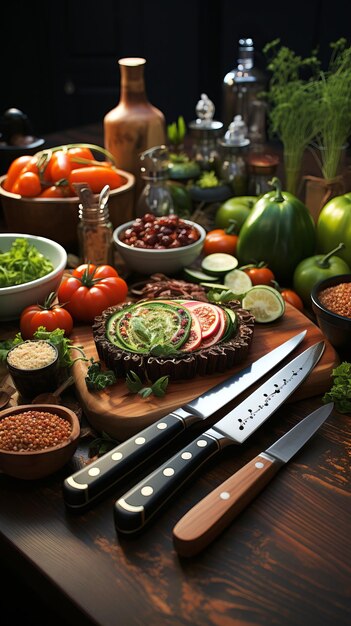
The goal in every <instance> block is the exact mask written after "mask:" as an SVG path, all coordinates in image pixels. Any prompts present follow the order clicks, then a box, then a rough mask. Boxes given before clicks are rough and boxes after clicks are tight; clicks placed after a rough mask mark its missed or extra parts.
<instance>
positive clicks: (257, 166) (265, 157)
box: [247, 152, 279, 196]
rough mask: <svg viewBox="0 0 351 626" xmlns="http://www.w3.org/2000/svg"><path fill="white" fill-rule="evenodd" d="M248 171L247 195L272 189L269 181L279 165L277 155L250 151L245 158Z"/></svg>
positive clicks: (258, 193)
mask: <svg viewBox="0 0 351 626" xmlns="http://www.w3.org/2000/svg"><path fill="white" fill-rule="evenodd" d="M247 164H248V172H249V185H248V195H250V196H260V195H262V194H264V193H267V191H272V189H273V188H272V186H271V185H270V184H269V181H270V180H271V178H272V177H273V176H275V174H276V171H277V167H278V165H279V157H278V156H277V155H276V154H269V153H264V152H262V153H260V152H257V153H252V154H250V155H249V157H248V159H247Z"/></svg>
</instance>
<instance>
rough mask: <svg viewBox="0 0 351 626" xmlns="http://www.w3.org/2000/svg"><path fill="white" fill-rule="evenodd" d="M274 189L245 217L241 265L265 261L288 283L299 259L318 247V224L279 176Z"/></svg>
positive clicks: (242, 232) (241, 240)
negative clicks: (285, 189) (282, 184)
mask: <svg viewBox="0 0 351 626" xmlns="http://www.w3.org/2000/svg"><path fill="white" fill-rule="evenodd" d="M271 185H272V186H274V187H275V191H270V192H268V193H266V194H264V196H262V197H261V198H260V199H259V200H258V201H257V202H256V204H255V206H254V207H253V209H252V211H251V213H250V215H249V217H248V218H247V219H246V220H245V222H244V224H243V226H242V229H241V231H240V235H239V241H238V248H237V256H238V259H239V262H240V265H247V264H248V263H254V262H258V261H264V262H265V263H266V264H267V265H268V267H270V269H271V270H272V271H273V273H274V275H275V277H276V279H277V281H278V282H279V283H281V284H288V283H289V282H290V281H291V279H292V276H293V273H294V270H295V268H296V266H297V265H298V263H299V262H300V261H302V259H305V258H306V257H308V256H311V255H312V254H313V253H314V251H315V239H316V236H315V225H314V222H313V219H312V216H311V214H310V212H309V211H308V209H307V207H306V206H305V205H304V204H302V202H300V200H299V199H298V198H296V197H295V196H293V195H292V194H291V193H288V192H287V191H281V184H280V181H279V179H278V178H273V180H272V181H271Z"/></svg>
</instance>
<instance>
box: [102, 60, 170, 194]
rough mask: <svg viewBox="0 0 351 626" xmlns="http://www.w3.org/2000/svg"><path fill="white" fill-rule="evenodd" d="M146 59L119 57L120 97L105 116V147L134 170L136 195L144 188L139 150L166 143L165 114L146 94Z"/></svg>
mask: <svg viewBox="0 0 351 626" xmlns="http://www.w3.org/2000/svg"><path fill="white" fill-rule="evenodd" d="M145 63H146V60H145V59H143V58H137V57H135V58H134V57H131V58H123V59H119V61H118V64H119V67H120V75H121V83H120V85H121V91H120V100H119V103H118V105H117V106H116V107H115V108H114V109H112V110H111V111H109V112H108V113H107V114H106V115H105V117H104V145H105V148H106V149H107V150H109V151H110V152H111V154H112V155H113V156H114V157H115V160H116V165H117V167H119V168H121V169H125V170H127V171H128V172H131V173H132V174H134V176H135V178H136V185H135V197H136V198H138V197H139V195H140V193H141V190H142V188H143V181H142V179H141V175H140V163H139V155H140V153H141V152H143V151H145V150H147V149H148V148H152V147H153V146H158V145H161V144H165V143H166V123H165V117H164V115H163V113H162V112H161V111H160V110H159V109H157V108H156V107H154V106H153V105H152V104H150V102H149V100H148V98H147V95H146V88H145V79H144V66H145Z"/></svg>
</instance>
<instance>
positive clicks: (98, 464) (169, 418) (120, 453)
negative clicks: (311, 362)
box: [63, 330, 307, 509]
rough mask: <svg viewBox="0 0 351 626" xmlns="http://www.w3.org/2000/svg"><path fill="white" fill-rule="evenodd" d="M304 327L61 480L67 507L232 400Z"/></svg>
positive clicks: (90, 497)
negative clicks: (210, 387)
mask: <svg viewBox="0 0 351 626" xmlns="http://www.w3.org/2000/svg"><path fill="white" fill-rule="evenodd" d="M306 332H307V331H306V330H304V331H302V332H301V333H298V334H297V335H294V336H293V337H291V338H290V339H288V340H287V341H285V342H284V343H282V344H281V345H279V346H278V347H277V348H275V349H274V350H271V351H270V352H268V353H267V354H265V355H264V356H262V357H261V358H259V359H257V360H256V361H255V362H254V363H252V364H251V365H249V366H248V367H246V368H245V369H242V370H241V371H239V372H237V373H236V374H234V375H233V376H230V377H229V378H228V379H227V380H224V381H223V382H222V383H220V384H218V385H216V386H215V387H213V388H212V389H209V390H208V391H206V392H205V393H204V394H202V395H201V396H200V397H198V398H195V399H194V400H192V401H191V402H189V403H188V404H185V405H183V406H182V407H179V408H178V409H175V410H174V411H172V412H171V413H169V414H168V415H166V416H165V417H162V418H161V419H159V420H158V421H157V422H155V423H154V424H152V425H151V426H148V427H147V428H145V429H143V430H142V431H140V432H139V433H137V434H136V435H134V436H133V437H130V438H129V439H128V440H127V441H125V442H123V443H121V444H120V445H118V446H116V447H115V448H113V450H110V451H109V452H108V453H106V454H104V455H103V456H101V457H100V458H99V459H97V460H96V461H94V462H93V463H91V464H89V466H88V467H86V468H83V469H81V470H79V471H77V472H75V473H74V474H72V475H71V476H69V477H68V478H66V479H65V481H64V483H63V498H64V501H65V503H66V505H67V506H68V507H69V508H74V509H78V508H84V507H86V506H87V505H88V504H90V503H91V502H92V501H94V500H95V499H96V498H98V497H99V496H100V495H101V494H102V493H103V492H104V491H106V490H107V489H109V488H111V487H113V486H114V485H115V484H117V483H118V482H119V481H120V480H122V478H124V477H125V476H127V475H128V474H129V473H130V472H131V471H132V470H134V469H135V468H137V467H138V466H139V465H141V464H142V463H144V462H145V461H146V460H147V459H149V458H150V457H151V456H152V455H153V454H155V453H156V452H158V451H159V450H160V449H161V448H162V447H163V446H165V445H166V444H168V443H170V442H171V441H173V440H174V439H175V438H176V437H177V436H178V435H180V434H181V433H182V432H184V430H185V429H186V428H188V427H189V426H191V425H192V424H194V423H195V422H199V421H201V420H205V419H207V418H208V417H210V416H211V415H213V414H214V413H215V412H216V411H218V410H219V409H221V408H222V407H224V406H225V405H226V404H228V402H230V401H231V400H234V399H235V398H236V397H237V396H238V395H240V393H242V392H243V391H245V390H246V389H248V388H249V387H250V385H252V384H253V383H255V382H257V381H258V380H259V379H260V378H262V377H263V376H264V375H265V374H267V373H268V372H269V371H270V370H271V369H273V368H274V367H275V366H276V365H278V363H280V362H281V361H282V360H283V359H284V358H285V357H287V356H288V355H289V354H290V353H291V352H292V351H293V350H294V349H295V348H296V347H297V346H298V345H299V344H300V343H301V341H302V340H303V339H304V337H305V335H306Z"/></svg>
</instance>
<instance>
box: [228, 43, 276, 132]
mask: <svg viewBox="0 0 351 626" xmlns="http://www.w3.org/2000/svg"><path fill="white" fill-rule="evenodd" d="M254 53H255V49H254V43H253V40H252V39H250V38H247V39H239V53H238V61H237V66H236V67H235V68H234V69H233V70H231V71H230V72H228V73H227V74H226V75H225V77H224V80H223V93H222V119H223V122H224V125H225V126H228V125H229V124H230V122H231V121H232V119H233V118H234V116H235V115H241V117H242V118H243V120H244V122H245V124H246V125H247V127H248V129H249V138H250V139H251V124H254V122H253V121H252V115H253V106H252V105H253V102H254V101H257V100H258V99H259V98H258V95H259V93H260V92H262V91H264V90H265V88H266V86H267V76H266V74H265V72H263V71H262V70H260V69H259V68H257V67H255V65H254V62H255V60H254ZM261 112H262V114H263V110H262V111H261Z"/></svg>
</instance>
